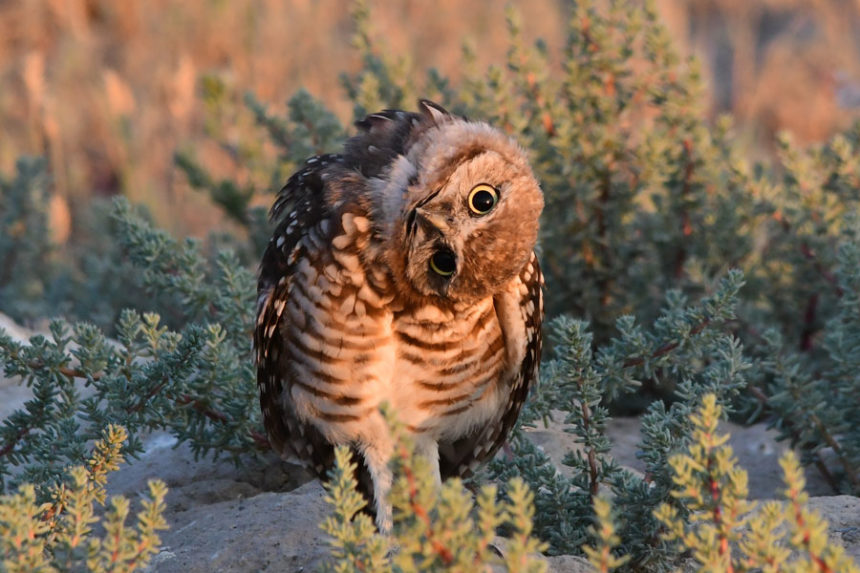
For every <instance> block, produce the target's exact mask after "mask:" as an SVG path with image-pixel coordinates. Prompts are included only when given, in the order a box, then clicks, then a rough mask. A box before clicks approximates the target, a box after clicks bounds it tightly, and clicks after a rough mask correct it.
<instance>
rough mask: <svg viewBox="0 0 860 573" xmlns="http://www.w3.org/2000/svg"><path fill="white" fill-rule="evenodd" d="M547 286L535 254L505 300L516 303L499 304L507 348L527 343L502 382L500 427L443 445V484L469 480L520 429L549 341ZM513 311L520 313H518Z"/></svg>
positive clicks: (440, 454)
mask: <svg viewBox="0 0 860 573" xmlns="http://www.w3.org/2000/svg"><path fill="white" fill-rule="evenodd" d="M543 284H544V282H543V274H542V273H541V270H540V265H539V264H538V260H537V256H536V255H535V254H534V253H532V256H531V259H530V260H529V262H528V263H527V264H526V265H525V266H524V267H523V269H522V270H521V271H520V274H519V276H518V277H517V279H516V281H515V285H514V287H515V288H513V289H510V290H509V291H507V292H506V293H504V294H502V295H500V296H501V297H511V296H513V297H515V300H514V301H511V300H506V301H501V300H497V301H496V303H497V304H496V313H497V314H498V315H499V318H500V321H499V322H500V324H501V325H502V334H503V336H504V338H505V340H506V346H507V341H516V342H514V346H515V347H517V348H522V345H523V343H524V345H525V349H524V350H525V352H522V351H520V353H519V354H520V355H521V359H519V361H518V364H513V365H512V369H510V370H509V372H512V374H510V375H509V376H508V377H507V379H505V380H501V381H500V384H504V385H506V386H507V387H506V388H503V389H502V391H505V392H507V400H506V401H504V402H503V404H504V406H503V407H502V408H501V411H500V414H499V417H498V418H497V419H496V420H497V421H496V422H495V423H494V424H489V425H487V426H484V427H481V428H478V429H477V430H476V431H475V432H474V433H472V434H469V435H467V436H465V437H463V438H460V439H458V440H456V441H453V442H440V443H439V470H440V473H441V475H442V478H443V479H446V478H448V477H455V476H463V477H466V476H468V475H470V474H471V473H472V471H473V470H474V469H475V467H477V465H478V464H479V463H481V462H482V461H484V460H487V459H489V458H491V457H492V456H493V455H495V453H496V452H497V451H498V449H499V448H500V447H501V446H502V444H503V443H504V442H505V439H506V438H507V436H508V434H509V433H510V431H511V429H512V428H513V427H514V424H515V423H516V421H517V417H518V416H519V413H520V408H522V405H523V404H524V403H525V401H526V398H527V397H528V393H529V388H530V387H531V385H532V384H535V383H537V380H538V370H539V368H540V355H541V345H542V340H543V339H542V334H541V325H542V323H543ZM512 302H513V303H514V304H511V303H512ZM512 307H513V308H514V309H516V310H514V311H513V312H512V311H511V308H512ZM510 315H513V316H510ZM523 339H524V340H523ZM509 354H510V353H509Z"/></svg>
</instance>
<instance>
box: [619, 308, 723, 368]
mask: <svg viewBox="0 0 860 573" xmlns="http://www.w3.org/2000/svg"><path fill="white" fill-rule="evenodd" d="M710 323H711V321H710V319H705V320H703V321H702V322H701V323H699V324H697V325H696V326H695V327H694V328H693V329H692V330H691V331H690V336H695V335H697V334H699V333H700V332H702V331H703V330H704V329H705V328H706V327H707V326H708V325H709V324H710ZM679 346H681V342H679V341H676V342H669V343H667V344H664V345H663V346H661V347H660V348H658V349H657V350H655V351H654V352H652V353H651V354H649V355H648V356H637V357H635V358H628V359H627V360H625V361H624V362H623V363H622V364H621V367H622V368H632V367H633V366H641V365H642V364H645V361H646V360H654V359H655V358H660V357H661V356H664V355H666V354H669V353H670V352H672V351H673V350H675V349H676V348H678V347H679Z"/></svg>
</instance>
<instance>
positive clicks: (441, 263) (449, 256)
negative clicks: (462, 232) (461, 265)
mask: <svg viewBox="0 0 860 573" xmlns="http://www.w3.org/2000/svg"><path fill="white" fill-rule="evenodd" d="M430 269H431V270H432V271H433V272H434V273H436V274H437V275H441V276H443V277H449V276H451V275H453V274H454V271H455V270H457V261H456V259H455V258H454V253H452V252H451V251H448V250H442V251H436V252H435V253H433V256H432V257H430Z"/></svg>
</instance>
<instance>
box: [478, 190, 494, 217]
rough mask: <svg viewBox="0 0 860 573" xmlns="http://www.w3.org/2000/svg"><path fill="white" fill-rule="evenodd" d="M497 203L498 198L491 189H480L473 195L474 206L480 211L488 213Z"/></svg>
mask: <svg viewBox="0 0 860 573" xmlns="http://www.w3.org/2000/svg"><path fill="white" fill-rule="evenodd" d="M495 204H496V198H495V197H494V196H493V194H492V193H490V192H489V191H478V192H477V193H475V194H474V195H473V196H472V207H474V208H475V211H477V212H479V213H486V212H488V211H489V210H490V209H492V208H493V206H494V205H495Z"/></svg>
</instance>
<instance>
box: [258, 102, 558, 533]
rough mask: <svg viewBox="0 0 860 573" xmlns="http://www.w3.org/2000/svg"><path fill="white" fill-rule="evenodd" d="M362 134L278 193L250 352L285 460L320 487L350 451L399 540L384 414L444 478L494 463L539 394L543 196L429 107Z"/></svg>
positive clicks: (482, 139)
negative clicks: (529, 397) (532, 393)
mask: <svg viewBox="0 0 860 573" xmlns="http://www.w3.org/2000/svg"><path fill="white" fill-rule="evenodd" d="M419 107H420V110H421V112H420V113H407V112H403V111H396V110H386V111H382V112H380V113H374V114H372V115H369V116H368V117H367V118H365V119H364V120H362V121H359V122H358V123H357V124H356V125H357V127H358V129H359V133H358V135H356V136H355V137H353V138H352V139H350V140H349V141H348V142H347V143H346V145H345V149H344V151H343V153H342V154H338V155H321V156H317V157H312V158H310V159H308V160H307V162H306V163H305V165H304V167H303V168H302V169H301V170H300V171H299V172H297V173H295V174H294V175H293V176H292V177H290V179H289V181H287V184H286V185H285V186H284V188H283V189H282V190H281V192H280V195H279V197H278V199H277V201H276V202H275V205H274V207H273V208H272V217H273V219H274V220H275V221H276V222H277V229H276V230H275V234H274V236H273V237H272V239H271V242H270V243H269V245H268V248H267V249H266V252H265V254H264V255H263V261H262V264H261V267H260V282H259V291H258V292H259V299H258V300H259V302H258V310H257V327H256V334H255V344H256V349H257V382H258V384H259V388H260V404H261V407H262V410H263V419H264V421H265V425H266V430H267V432H268V435H269V438H270V440H271V442H272V445H273V446H274V447H275V448H276V449H277V450H278V451H280V452H281V453H282V454H283V455H284V456H285V457H287V458H290V457H293V458H298V459H299V460H301V461H303V462H304V463H306V464H307V465H308V466H309V467H310V468H311V469H313V470H314V471H315V472H316V473H317V474H318V475H320V476H322V475H323V474H324V473H325V472H326V471H327V470H328V468H329V467H330V466H331V465H332V463H333V445H335V444H348V445H349V446H351V448H352V449H353V452H354V457H355V458H356V460H357V461H358V462H359V468H360V469H359V474H360V475H359V478H360V482H363V484H364V487H365V489H366V490H367V491H366V493H367V494H368V496H369V497H372V498H373V499H374V504H372V507H374V508H375V510H376V515H377V524H378V525H379V526H380V528H382V529H385V528H387V527H388V526H390V519H391V517H390V515H391V514H390V509H388V508H387V504H386V503H385V495H386V492H387V491H388V489H389V488H390V485H391V479H392V478H391V474H390V471H389V469H388V465H387V462H388V459H389V455H390V453H391V452H392V446H393V444H392V443H391V440H390V438H389V434H388V431H387V427H386V425H385V423H384V421H383V419H382V417H381V415H380V413H379V406H380V405H381V404H382V403H384V402H388V403H389V404H390V405H391V407H392V408H393V410H394V411H395V412H396V414H397V415H398V417H399V419H400V420H401V421H402V422H403V423H404V424H405V425H406V427H407V428H408V430H409V431H411V432H412V433H413V435H414V437H415V442H416V447H417V448H418V451H419V452H421V453H422V454H423V455H425V456H426V457H427V458H428V459H429V460H430V462H431V464H432V465H433V467H434V468H435V470H436V473H437V475H438V476H439V477H440V479H441V478H445V477H448V476H456V475H464V474H468V473H469V472H470V471H471V470H472V469H473V468H474V467H475V465H476V464H477V463H479V462H480V461H482V460H484V459H486V458H488V457H490V456H492V455H493V454H494V453H495V452H496V450H497V449H498V448H499V446H500V445H501V444H502V442H503V441H504V439H505V437H506V435H507V433H508V431H509V430H510V429H511V426H512V425H513V424H514V422H515V420H516V417H517V415H518V414H519V411H520V407H521V406H522V404H523V401H524V400H525V398H526V394H527V392H528V388H529V385H530V384H531V383H532V382H533V381H535V380H536V379H537V370H538V364H539V361H540V349H541V321H542V318H543V304H542V293H541V289H542V284H543V279H542V275H541V272H540V268H539V266H538V261H537V258H536V256H535V254H534V251H533V249H534V246H535V241H536V240H537V233H538V217H539V215H540V212H541V209H542V208H543V195H542V193H541V190H540V187H539V186H538V183H537V181H536V180H535V178H534V176H533V174H532V171H531V169H530V167H529V165H528V162H527V158H526V154H525V152H524V151H523V149H522V148H520V147H519V146H518V145H517V144H516V143H515V142H514V141H513V140H511V139H510V138H509V137H507V136H505V135H504V134H502V133H500V132H499V131H497V130H496V129H494V128H492V127H490V126H489V125H487V124H485V123H478V122H470V121H467V120H465V119H461V118H459V117H455V116H453V115H451V114H449V113H448V112H446V111H445V110H444V109H442V108H441V107H439V106H438V105H436V104H434V103H432V102H429V101H421V102H420V103H419Z"/></svg>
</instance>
